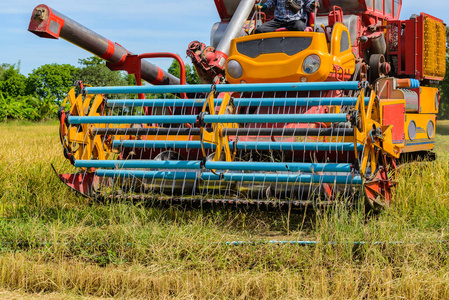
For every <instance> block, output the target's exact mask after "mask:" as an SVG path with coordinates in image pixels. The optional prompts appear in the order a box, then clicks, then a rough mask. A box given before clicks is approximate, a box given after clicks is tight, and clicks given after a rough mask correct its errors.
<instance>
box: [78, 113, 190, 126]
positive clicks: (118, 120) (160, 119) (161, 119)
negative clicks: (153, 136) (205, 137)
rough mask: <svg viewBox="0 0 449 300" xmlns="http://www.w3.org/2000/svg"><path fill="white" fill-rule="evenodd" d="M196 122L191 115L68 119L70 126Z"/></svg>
mask: <svg viewBox="0 0 449 300" xmlns="http://www.w3.org/2000/svg"><path fill="white" fill-rule="evenodd" d="M196 121H197V116H192V115H190V116H186V115H163V116H160V115H158V116H100V117H75V116H70V117H69V123H70V124H139V123H158V124H184V123H196Z"/></svg>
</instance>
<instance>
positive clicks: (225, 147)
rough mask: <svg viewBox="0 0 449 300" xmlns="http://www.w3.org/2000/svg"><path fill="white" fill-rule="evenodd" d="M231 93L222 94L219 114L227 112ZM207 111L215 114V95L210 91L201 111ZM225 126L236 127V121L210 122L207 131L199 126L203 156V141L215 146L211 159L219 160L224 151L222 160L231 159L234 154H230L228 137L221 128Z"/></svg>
mask: <svg viewBox="0 0 449 300" xmlns="http://www.w3.org/2000/svg"><path fill="white" fill-rule="evenodd" d="M230 102H231V95H230V94H229V93H224V94H223V99H222V101H221V105H220V108H219V110H218V114H219V115H224V114H226V113H227V109H228V106H229V105H230V104H231V103H230ZM206 110H208V111H209V114H211V115H215V112H216V109H215V95H214V92H211V93H210V94H209V96H208V97H207V100H206V102H205V103H204V105H203V110H202V111H203V113H205V112H206ZM225 128H238V124H237V123H214V124H212V132H208V131H207V130H206V129H205V128H204V127H201V150H202V152H203V156H206V151H205V149H204V143H210V144H214V145H215V146H216V150H215V155H214V158H213V160H214V161H220V160H223V159H222V155H223V153H224V160H226V161H233V160H234V155H232V154H231V149H230V147H229V139H228V137H227V136H225V135H223V129H225Z"/></svg>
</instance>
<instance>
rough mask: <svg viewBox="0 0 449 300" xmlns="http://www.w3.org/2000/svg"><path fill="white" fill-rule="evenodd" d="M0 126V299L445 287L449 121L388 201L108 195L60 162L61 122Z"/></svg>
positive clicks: (300, 295) (410, 291) (338, 294)
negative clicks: (315, 203) (78, 185)
mask: <svg viewBox="0 0 449 300" xmlns="http://www.w3.org/2000/svg"><path fill="white" fill-rule="evenodd" d="M0 140H1V143H0V299H86V298H92V299H98V298H102V299H103V298H126V299H171V298H176V299H209V298H211V299H215V298H219V299H449V259H448V248H449V237H448V231H449V154H448V152H447V149H449V148H448V146H449V122H448V121H440V122H439V124H438V125H437V134H436V149H435V150H436V153H437V160H436V161H431V162H430V161H423V162H413V163H408V164H404V165H401V166H400V168H399V171H398V176H397V182H398V185H397V188H396V190H395V199H394V201H393V203H392V205H391V206H390V207H389V208H388V209H386V210H383V211H381V212H373V211H370V210H368V209H367V208H366V207H365V205H364V204H363V203H361V204H360V205H356V207H354V208H352V209H348V208H343V207H341V206H335V207H331V208H325V209H316V210H313V211H312V210H309V209H308V210H306V211H293V212H290V213H289V212H288V211H280V210H275V211H260V210H257V209H250V208H241V209H232V208H213V209H192V208H190V207H183V206H176V207H169V206H164V207H162V206H160V205H155V204H152V203H147V202H128V201H124V200H121V201H110V202H98V201H93V200H90V199H87V198H83V197H80V196H78V195H76V194H75V193H74V192H72V191H71V190H70V189H69V188H67V187H66V186H64V185H63V184H62V183H61V182H60V181H59V179H58V178H57V176H56V175H55V174H54V172H53V169H52V167H51V165H53V166H54V167H55V169H56V170H58V171H61V172H62V171H71V170H72V169H71V166H70V165H69V164H68V163H67V161H66V160H65V159H64V157H63V153H62V147H61V145H60V142H59V136H58V123H56V122H45V123H37V124H36V123H22V122H8V123H4V124H1V125H0ZM272 240H278V241H279V240H282V241H318V242H319V243H318V244H316V245H310V246H298V245H293V244H289V243H287V244H280V243H269V241H272ZM231 241H244V242H249V243H241V244H239V245H232V244H231V245H229V244H228V243H227V242H231Z"/></svg>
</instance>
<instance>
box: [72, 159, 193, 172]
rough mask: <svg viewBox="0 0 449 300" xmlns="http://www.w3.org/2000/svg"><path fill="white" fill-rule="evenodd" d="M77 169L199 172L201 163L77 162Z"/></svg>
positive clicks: (185, 161) (149, 161)
mask: <svg viewBox="0 0 449 300" xmlns="http://www.w3.org/2000/svg"><path fill="white" fill-rule="evenodd" d="M74 165H75V167H77V168H105V169H123V168H129V169H132V168H136V169H146V168H148V169H190V170H199V169H200V168H201V161H193V160H163V161H160V160H77V161H75V164H74Z"/></svg>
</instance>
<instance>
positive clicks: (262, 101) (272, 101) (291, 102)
mask: <svg viewBox="0 0 449 300" xmlns="http://www.w3.org/2000/svg"><path fill="white" fill-rule="evenodd" d="M205 100H206V99H147V100H141V99H127V100H122V99H121V100H108V101H107V106H108V107H203V105H204V102H205ZM221 101H222V99H220V98H219V99H215V102H214V103H215V105H217V106H218V105H221ZM233 101H234V104H235V105H236V106H275V107H278V106H282V107H283V106H306V107H307V106H309V107H310V106H319V105H326V106H327V105H335V106H354V105H356V104H357V98H355V97H344V98H343V97H341V98H234V100H233ZM368 103H369V98H366V99H365V104H368Z"/></svg>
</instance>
